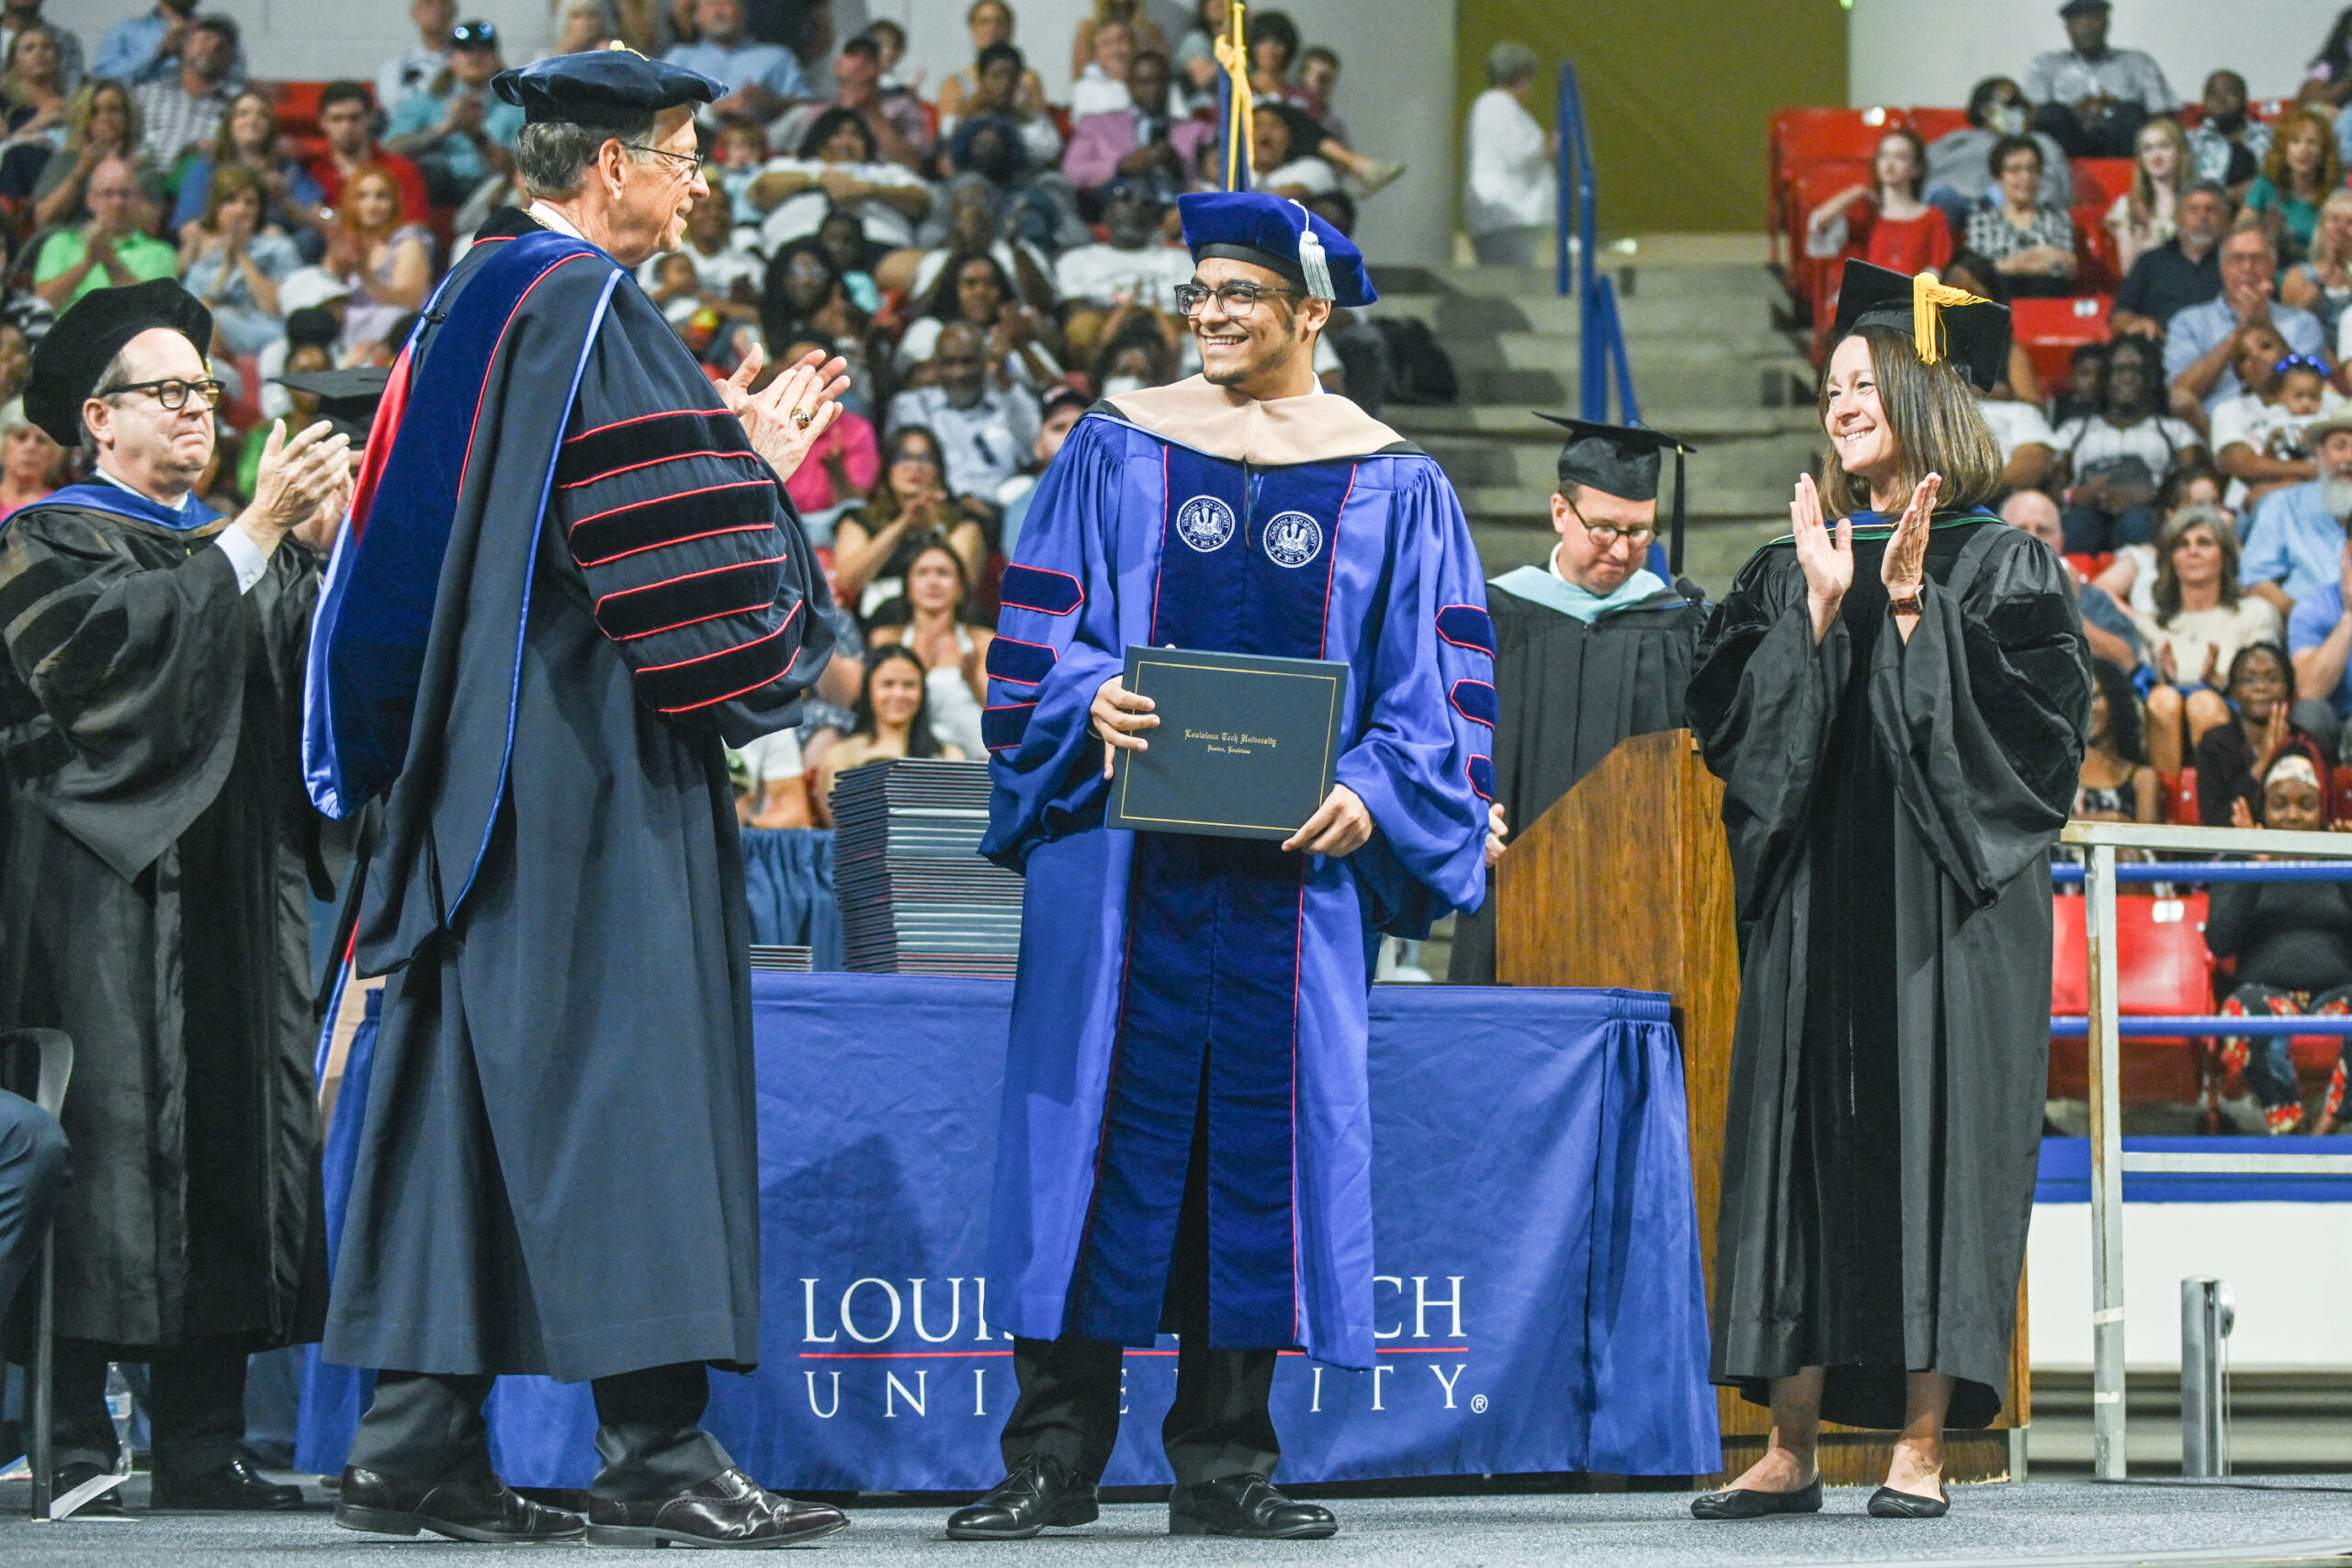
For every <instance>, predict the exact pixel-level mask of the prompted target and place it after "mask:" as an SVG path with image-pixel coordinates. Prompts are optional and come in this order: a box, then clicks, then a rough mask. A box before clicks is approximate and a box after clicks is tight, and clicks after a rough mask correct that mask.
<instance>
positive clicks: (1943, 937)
mask: <svg viewBox="0 0 2352 1568" xmlns="http://www.w3.org/2000/svg"><path fill="white" fill-rule="evenodd" d="M1915 290H1916V293H1915ZM1840 301H1841V309H1840V311H1839V316H1840V320H1839V321H1838V329H1837V332H1836V333H1834V334H1833V338H1832V342H1833V344H1834V347H1833V351H1832V353H1831V355H1830V359H1829V364H1828V367H1827V370H1826V373H1825V375H1824V378H1823V381H1822V389H1821V394H1820V407H1821V412H1822V422H1823V427H1824V430H1825V432H1826V434H1827V436H1828V439H1829V449H1828V452H1827V454H1826V457H1825V459H1824V464H1823V480H1822V482H1821V483H1820V485H1818V486H1817V487H1816V485H1815V482H1814V480H1813V479H1812V478H1811V477H1810V476H1807V477H1806V478H1804V479H1800V480H1798V482H1797V487H1796V496H1795V500H1794V502H1792V505H1791V507H1790V509H1789V512H1790V523H1791V529H1792V531H1791V535H1790V536H1789V537H1788V538H1786V539H1782V540H1781V541H1778V542H1776V543H1774V544H1771V545H1769V546H1767V547H1764V548H1763V549H1762V550H1760V551H1758V553H1757V554H1756V556H1755V557H1754V558H1751V559H1750V560H1749V561H1748V562H1747V566H1746V567H1744V568H1743V569H1742V570H1741V571H1740V575H1739V578H1738V581H1737V582H1736V584H1735V586H1734V588H1733V590H1732V592H1731V595H1730V597H1729V598H1728V599H1727V600H1726V601H1725V602H1724V604H1722V605H1721V606H1720V607H1719V608H1718V609H1717V610H1716V611H1715V613H1714V615H1713V620H1712V622H1711V624H1710V626H1709V627H1708V634H1707V637H1706V641H1705V644H1704V646H1703V648H1702V652H1701V663H1700V667H1699V670H1698V672H1697V674H1696V675H1695V676H1694V677H1693V678H1692V682H1691V693H1690V701H1689V711H1690V717H1691V728H1693V729H1694V730H1696V731H1697V733H1698V735H1699V738H1700V739H1701V742H1702V746H1703V747H1704V750H1705V752H1706V758H1707V763H1708V765H1709V767H1711V768H1712V769H1713V771H1714V772H1715V773H1717V774H1719V775H1720V776H1721V777H1722V778H1723V780H1724V824H1725V827H1726V829H1727V830H1728V832H1729V835H1730V841H1731V850H1732V859H1733V866H1734V873H1735V876H1736V883H1737V891H1738V898H1739V917H1740V919H1741V921H1742V922H1743V925H1744V926H1745V927H1746V931H1745V935H1746V939H1747V940H1746V942H1745V960H1744V969H1743V974H1742V990H1741V995H1740V1005H1739V1022H1738V1028H1737V1032H1736V1042H1735V1045H1734V1049H1733V1058H1732V1082H1731V1093H1730V1104H1729V1108H1728V1112H1727V1118H1726V1126H1725V1130H1724V1175H1723V1181H1724V1186H1723V1208H1722V1212H1721V1218H1720V1222H1719V1224H1718V1226H1717V1242H1716V1248H1717V1250H1716V1267H1715V1295H1714V1301H1713V1329H1714V1367H1713V1376H1714V1379H1715V1381H1716V1382H1720V1383H1726V1384H1730V1385H1732V1386H1735V1387H1737V1388H1738V1389H1740V1391H1741V1392H1742V1393H1744V1394H1745V1395H1746V1396H1747V1398H1748V1399H1750V1400H1752V1401H1756V1402H1758V1403H1766V1402H1768V1401H1769V1403H1770V1406H1771V1410H1772V1420H1773V1431H1772V1438H1771V1444H1770V1448H1769V1449H1768V1450H1766V1452H1765V1455H1764V1457H1763V1458H1762V1459H1761V1460H1759V1461H1758V1462H1757V1463H1756V1464H1755V1465H1754V1466H1752V1467H1751V1468H1750V1469H1749V1470H1748V1471H1747V1472H1746V1473H1745V1474H1743V1475H1741V1476H1740V1477H1739V1478H1738V1479H1737V1481H1736V1483H1734V1484H1733V1486H1732V1487H1730V1488H1729V1489H1727V1490H1725V1491H1723V1492H1717V1493H1713V1494H1711V1495H1707V1496H1704V1497H1702V1498H1700V1499H1698V1500H1697V1502H1696V1503H1694V1504H1693V1505H1692V1511H1693V1512H1694V1513H1695V1514H1697V1515H1698V1516H1699V1517H1702V1518H1751V1517H1759V1516H1761V1515H1765V1514H1773V1513H1798V1512H1810V1511H1812V1510H1814V1509H1817V1508H1819V1507H1820V1506H1821V1490H1820V1479H1819V1474H1818V1472H1817V1470H1816V1468H1815V1461H1814V1450H1815V1432H1816V1429H1817V1427H1818V1425H1819V1423H1820V1422H1821V1421H1822V1420H1824V1419H1827V1420H1832V1421H1837V1422H1842V1423H1845V1424H1847V1425H1849V1426H1856V1427H1873V1428H1878V1429H1882V1430H1884V1429H1893V1428H1899V1429H1900V1434H1901V1435H1900V1438H1898V1440H1897V1442H1896V1445H1895V1450H1894V1461H1893V1463H1892V1465H1891V1466H1890V1468H1889V1471H1888V1475H1887V1484H1886V1485H1885V1486H1884V1487H1882V1488H1881V1489H1880V1491H1879V1492H1878V1494H1877V1495H1875V1496H1873V1497H1872V1498H1871V1505H1870V1511H1871V1513H1873V1514H1877V1515H1882V1516H1887V1517H1932V1516H1934V1515H1938V1514H1941V1513H1942V1512H1943V1511H1944V1510H1945V1507H1946V1502H1945V1498H1944V1494H1943V1487H1942V1465H1943V1454H1942V1446H1941V1433H1942V1430H1943V1428H1944V1427H1946V1426H1947V1425H1949V1426H1953V1427H1984V1426H1986V1425H1989V1424H1990V1423H1991V1422H1992V1421H1993V1420H1994V1418H1995V1417H1996V1416H1997V1415H1998V1414H1999V1412H2000V1407H2001V1403H2002V1395H2003V1391H2004V1390H2005V1388H2006V1387H2007V1380H2008V1365H2009V1340H2010V1334H2011V1331H2012V1328H2013V1325H2014V1324H2015V1320H2016V1312H2017V1290H2018V1276H2019V1273H2020V1271H2021V1270H2022V1269H2023V1266H2024V1258H2025V1236H2026V1223H2027V1220H2028V1217H2029V1215H2030V1212H2031V1208H2032V1202H2033V1182H2034V1168H2035V1157H2036V1151H2037V1146H2038V1145H2039V1142H2040V1136H2041V1114H2042V1099H2043V1094H2044V1077H2045V1055H2046V1053H2047V1050H2048V1040H2049V1034H2050V1022H2049V1019H2050V994H2049V990H2050V981H2049V976H2050V941H2051V936H2050V932H2051V914H2050V874H2049V851H2050V847H2051V845H2052V842H2053V840H2055V839H2056V837H2057V833H2058V829H2059V828H2060V826H2061V825H2062V824H2063V823H2064V821H2065V818H2066V812H2067V807H2068V805H2069V803H2070V802H2071V801H2072V799H2073V797H2074V793H2075V783H2076V770H2077V768H2078V766H2079V764H2080V762H2081V760H2082V756H2083V748H2084V735H2085V728H2086V723H2087V719H2088V713H2089V706H2090V689H2091V686H2090V676H2089V672H2088V670H2087V667H2086V646H2085V644H2084V641H2083V636H2082V630H2081V624H2080V621H2079V619H2078V617H2077V614H2076V611H2075V604H2074V600H2073V598H2072V596H2071V595H2070V594H2069V593H2068V592H2067V587H2066V572H2065V567H2064V563H2063V562H2062V561H2061V560H2060V559H2059V558H2058V557H2057V556H2056V555H2055V554H2053V553H2052V551H2051V550H2050V548H2049V547H2048V546H2046V545H2044V544H2042V543H2041V541H2040V540H2038V539H2035V538H2033V537H2032V536H2030V535H2028V534H2027V533H2025V532H2024V531H2023V530H2021V529H2016V528H2008V527H2005V526H2004V525H2002V524H2001V522H2000V520H1999V519H1998V518H1997V517H1996V516H1994V515H1993V514H1992V513H1989V512H1987V511H1985V509H1984V505H1983V503H1984V502H1985V500H1987V499H1988V498H1989V497H1990V496H1991V495H1992V493H1993V491H1994V489H1995V487H1996V485H1997V483H1998V482H1999V476H2000V468H2001V460H2000V452H1999V448H1998V447H1997V446H1996V444H1995V442H1994V440H1993V436H1992V434H1991V432H1989V431H1988V430H1987V429H1986V428H1985V423H1984V421H1983V419H1982V418H1981V417H1980V416H1979V415H1978V413H1977V412H1976V408H1975V401H1974V400H1973V398H1972V397H1971V395H1970V392H1969V381H1970V380H1971V379H1972V378H1973V379H1974V380H1975V381H1976V382H1977V383H1978V384H1979V385H1989V384H1990V380H1991V378H1994V377H1995V376H1997V374H1998V373H1999V371H2000V370H2001V368H2002V367H2003V364H2004V360H2005V358H2006V355H2007V345H2008V326H2007V316H2008V312H2007V310H2004V309H2002V308H2001V307H1999V306H1997V305H1993V304H1990V303H1987V302H1985V301H1982V300H1976V299H1973V296H1967V295H1964V294H1962V293H1961V292H1960V291H1959V290H1956V289H1943V288H1936V287H1935V286H1934V285H1933V284H1932V282H1931V281H1929V280H1928V279H1925V278H1924V277H1923V278H1922V279H1921V280H1919V281H1918V282H1917V284H1916V285H1915V282H1914V280H1913V279H1910V278H1905V277H1902V276H1897V275H1895V274H1892V273H1887V272H1884V271H1883V270H1882V269H1880V268H1876V267H1870V266H1866V265H1862V264H1860V263H1853V264H1849V265H1848V268H1847V272H1846V279H1845V283H1844V287H1843V290H1842V293H1841V295H1840Z"/></svg>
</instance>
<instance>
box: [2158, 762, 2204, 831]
mask: <svg viewBox="0 0 2352 1568" xmlns="http://www.w3.org/2000/svg"><path fill="white" fill-rule="evenodd" d="M2165 800H2166V801H2167V802H2169V803H2170V805H2171V807H2172V810H2171V814H2170V816H2169V817H2168V818H2167V820H2169V821H2170V822H2172V824H2173V825H2174V826H2175V827H2179V828H2201V827H2203V826H2204V825H2205V818H2204V817H2203V815H2202V812H2201V808H2200V807H2199V805H2198V801H2197V770H2196V769H2195V768H2183V769H2181V770H2180V772H2179V773H2175V774H2174V775H2173V776H2172V777H2171V779H2169V780H2168V781H2166V783H2165Z"/></svg>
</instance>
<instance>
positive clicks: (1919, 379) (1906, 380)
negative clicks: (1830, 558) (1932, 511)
mask: <svg viewBox="0 0 2352 1568" xmlns="http://www.w3.org/2000/svg"><path fill="white" fill-rule="evenodd" d="M1858 335H1860V338H1861V340H1862V342H1863V343H1865V344H1869V345H1870V351H1871V369H1872V370H1873V371H1874V372H1875V373H1876V375H1877V377H1878V400H1879V407H1880V408H1881V409H1882V410H1883V411H1884V412H1885V414H1886V427H1887V430H1888V431H1889V432H1890V433H1891V434H1893V435H1894V451H1895V464H1896V467H1895V478H1896V489H1897V490H1898V491H1899V492H1900V493H1902V494H1904V495H1906V496H1907V495H1908V494H1909V493H1910V492H1911V491H1912V490H1913V489H1914V488H1915V487H1916V486H1917V484H1918V482H1919V481H1920V480H1921V479H1926V478H1927V477H1928V475H1929V474H1940V475H1942V476H1943V481H1944V482H1943V488H1942V490H1941V491H1939V493H1938V494H1937V497H1936V510H1937V511H1939V512H1966V511H1969V510H1971V509H1973V508H1975V507H1978V506H1982V505H1984V504H1985V502H1987V501H1990V500H1991V499H1992V498H1993V496H1994V494H1995V492H1996V491H1998V490H1999V489H2000V488H2001V444H2000V443H1999V442H1997V441H1996V440H1995V439H1993V432H1992V430H1991V429H1990V428H1989V427H1988V426H1987V425H1986V424H1985V416H1984V415H1983V414H1982V413H1979V412H1977V409H1976V394H1975V393H1974V392H1973V391H1971V390H1970V389H1969V387H1968V381H1967V379H1966V378H1965V377H1964V376H1963V375H1962V373H1961V371H1960V370H1959V368H1958V367H1955V366H1953V365H1952V364H1951V362H1950V361H1945V362H1942V363H1939V364H1936V365H1929V364H1928V363H1927V362H1926V361H1924V360H1922V359H1921V358H1920V357H1919V351H1918V349H1917V347H1915V346H1914V345H1913V344H1912V342H1911V338H1910V335H1909V334H1908V333H1900V332H1897V331H1895V330H1894V328H1892V327H1864V328H1863V329H1862V330H1861V332H1860V334H1858ZM1831 353H1832V355H1835V353H1836V348H1835V345H1833V346H1832V348H1831ZM1814 403H1815V408H1816V409H1817V410H1818V411H1819V412H1820V415H1821V423H1822V434H1824V436H1826V435H1827V434H1828V430H1829V362H1828V360H1826V359H1825V360H1823V361H1822V365H1821V381H1820V385H1819V388H1818V389H1817V390H1816V391H1815V397H1814ZM1821 503H1822V509H1823V511H1824V512H1825V513H1826V514H1827V515H1828V516H1829V517H1831V518H1833V519H1835V518H1839V517H1844V516H1846V515H1848V514H1849V513H1856V512H1867V511H1869V510H1870V505H1871V487H1870V481H1868V480H1867V479H1862V478H1861V477H1860V475H1857V474H1849V473H1848V472H1847V471H1846V468H1845V465H1844V464H1842V463H1840V462H1839V461H1838V444H1837V443H1836V442H1834V441H1832V442H1828V443H1827V444H1826V446H1825V447H1824V449H1823V452H1822V457H1821Z"/></svg>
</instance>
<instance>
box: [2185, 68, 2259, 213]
mask: <svg viewBox="0 0 2352 1568" xmlns="http://www.w3.org/2000/svg"><path fill="white" fill-rule="evenodd" d="M2199 107H2201V108H2202V109H2203V111H2204V112H2203V113H2202V114H2201V115H2200V116H2199V118H2198V121H2197V123H2196V124H2195V125H2193V126H2191V127H2190V128H2189V130H2188V148H2189V152H2191V153H2192V154H2194V155H2195V157H2196V159H2197V177H2198V178H2199V179H2200V180H2211V181H2213V182H2215V183H2216V184H2218V185H2222V186H2227V187H2228V188H2229V189H2230V190H2232V191H2233V192H2242V191H2244V190H2245V187H2246V186H2250V185H2252V184H2253V183H2254V176H2255V175H2256V174H2257V173H2259V172H2260V171H2261V168H2262V160H2263V157H2264V155H2265V154H2266V153H2267V152H2269V151H2270V127H2269V126H2267V125H2266V124H2264V123H2263V122H2262V121H2261V120H2258V119H2256V118H2254V117H2253V116H2251V115H2249V114H2248V113H2247V112H2246V91H2245V77H2243V76H2241V75H2239V74H2238V73H2236V72H2234V71H2216V72H2214V73H2212V74H2211V75H2210V76H2208V77H2206V78H2205V92H2204V101H2203V103H2202V104H2201V105H2200V106H2199Z"/></svg>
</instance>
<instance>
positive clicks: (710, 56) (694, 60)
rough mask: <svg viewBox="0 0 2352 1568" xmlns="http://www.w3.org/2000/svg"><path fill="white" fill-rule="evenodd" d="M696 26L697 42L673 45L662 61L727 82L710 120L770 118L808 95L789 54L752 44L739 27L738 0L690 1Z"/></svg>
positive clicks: (775, 46) (740, 10) (740, 7)
mask: <svg viewBox="0 0 2352 1568" xmlns="http://www.w3.org/2000/svg"><path fill="white" fill-rule="evenodd" d="M695 30H696V31H698V32H699V33H701V35H702V39H701V41H700V42H697V43H682V44H678V45H675V46H673V48H672V49H671V51H670V52H669V53H667V54H665V55H663V56H662V59H663V60H665V61H667V62H669V63H670V64H672V65H683V66H684V67H685V68H686V69H687V70H689V71H699V72H701V73H703V74H704V75H706V76H708V77H710V78H712V79H713V80H715V81H719V82H724V83H726V84H727V96H725V97H723V98H720V99H718V101H717V102H715V103H713V104H711V105H710V106H709V108H708V110H707V113H708V115H709V118H713V119H729V118H751V119H774V118H775V117H776V116H778V115H780V114H782V113H783V112H784V111H785V110H786V108H789V107H791V106H792V105H793V104H794V103H795V102H797V100H799V99H802V98H806V97H808V96H810V95H809V83H808V79H807V78H806V77H804V76H803V75H802V74H801V72H800V62H799V61H797V60H796V59H794V58H793V55H792V51H790V50H788V49H786V48H785V47H784V46H783V45H782V44H775V43H760V42H757V41H755V40H754V39H752V37H751V35H750V34H749V33H748V32H747V31H746V30H745V29H744V26H743V0H695Z"/></svg>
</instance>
